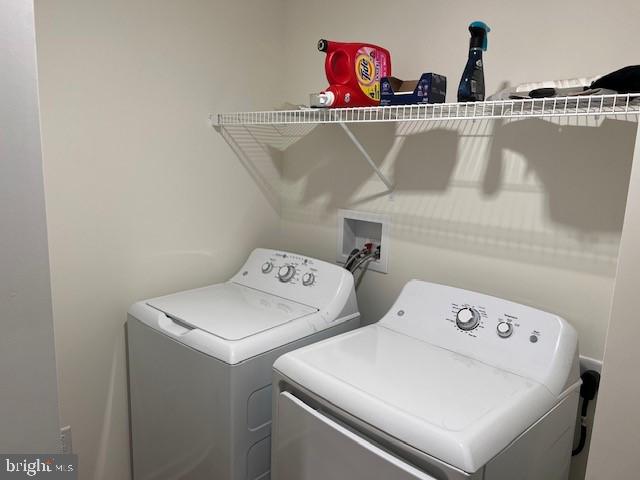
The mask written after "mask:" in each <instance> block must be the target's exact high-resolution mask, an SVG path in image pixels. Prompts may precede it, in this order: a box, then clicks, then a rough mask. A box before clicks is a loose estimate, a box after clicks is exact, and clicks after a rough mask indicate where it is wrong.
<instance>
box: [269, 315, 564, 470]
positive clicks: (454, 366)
mask: <svg viewBox="0 0 640 480" xmlns="http://www.w3.org/2000/svg"><path fill="white" fill-rule="evenodd" d="M274 368H275V369H276V370H277V371H279V372H281V373H282V374H284V375H285V376H286V377H288V378H290V379H291V380H293V381H294V382H296V383H297V384H299V385H300V386H302V387H303V388H305V389H306V390H309V391H311V392H312V393H315V394H316V395H318V396H319V397H321V398H323V399H325V400H326V401H327V404H328V405H333V406H336V407H338V408H339V409H341V410H343V411H345V412H347V413H349V414H351V415H353V416H354V417H356V418H358V419H360V420H362V421H364V422H365V423H366V424H368V425H371V426H373V427H375V428H376V429H378V430H381V431H383V432H385V433H387V434H388V435H390V436H392V437H395V438H397V439H399V440H400V441H402V442H403V443H405V444H407V445H410V446H411V447H413V448H416V449H418V450H420V451H422V452H424V453H426V454H428V455H431V456H433V457H435V458H438V459H440V460H442V461H444V462H446V463H448V464H449V465H452V466H454V467H456V468H458V469H461V470H464V471H467V472H475V471H477V470H478V469H479V468H481V467H482V466H483V465H485V464H486V462H488V461H489V460H490V459H491V458H493V457H494V456H495V455H497V454H498V453H499V452H500V451H501V450H502V449H504V448H505V447H506V446H507V445H508V444H509V443H510V442H512V441H513V440H514V439H515V438H517V436H519V435H520V434H521V433H522V432H524V431H525V430H526V429H527V428H528V427H529V426H531V425H532V424H533V423H535V421H537V420H538V419H539V418H541V417H542V416H543V415H544V414H545V413H546V412H548V411H549V410H550V409H551V408H553V406H554V405H555V404H556V403H557V399H556V398H554V396H553V395H551V393H550V392H549V391H548V390H547V389H546V388H545V387H544V386H543V385H541V384H539V383H537V382H535V381H533V380H530V379H527V378H524V377H521V376H518V375H515V374H512V373H509V372H507V371H505V370H502V369H499V368H496V367H493V366H490V365H487V364H485V363H482V362H479V361H477V360H474V359H472V358H470V357H466V356H464V355H460V354H458V353H455V352H453V351H450V350H445V349H443V348H440V347H436V346H434V345H431V344H429V343H426V342H423V341H420V340H418V339H415V338H412V337H409V336H407V335H403V334H401V333H398V332H394V331H392V330H390V329H388V328H385V327H383V326H380V325H379V324H378V325H371V326H368V327H364V328H361V329H359V330H357V331H355V332H352V333H349V334H345V335H341V336H340V337H336V338H334V339H331V340H328V341H325V342H321V343H319V344H315V345H310V346H308V347H304V348H302V349H299V350H297V351H294V352H290V353H288V354H285V355H283V356H282V357H280V358H279V359H278V360H277V361H276V363H275V365H274ZM328 408H331V407H328Z"/></svg>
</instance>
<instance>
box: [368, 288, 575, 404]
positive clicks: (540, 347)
mask: <svg viewBox="0 0 640 480" xmlns="http://www.w3.org/2000/svg"><path fill="white" fill-rule="evenodd" d="M380 325H381V326H384V327H386V328H389V329H391V330H395V331H397V332H400V333H403V334H405V335H409V336H412V337H414V338H417V339H420V340H422V341H425V342H428V343H431V344H433V345H437V346H439V347H442V348H445V349H447V350H450V351H454V352H458V353H460V354H462V355H465V356H467V357H471V358H474V359H476V360H479V361H481V362H483V363H487V364H489V365H493V366H495V367H498V368H502V369H504V370H507V371H511V372H513V373H515V374H517V375H521V376H523V377H527V378H532V379H534V380H536V381H538V382H540V383H543V384H545V385H547V387H549V389H550V390H552V391H554V393H556V394H560V393H561V391H562V390H563V389H564V388H565V385H564V379H566V378H567V376H568V373H569V371H570V370H571V369H572V368H575V365H576V362H577V347H578V343H577V342H578V341H577V333H576V331H575V330H574V329H573V327H571V325H569V324H568V323H567V322H566V321H565V320H563V319H562V318H560V317H558V316H557V315H553V314H550V313H547V312H544V311H541V310H537V309H534V308H531V307H528V306H525V305H520V304H517V303H514V302H510V301H508V300H503V299H500V298H496V297H492V296H490V295H484V294H481V293H477V292H472V291H469V290H463V289H459V288H454V287H448V286H445V285H438V284H434V283H428V282H422V281H418V280H412V281H410V282H409V283H407V285H405V287H404V288H403V290H402V292H401V293H400V296H399V297H398V299H397V300H396V302H395V304H394V306H393V307H392V308H391V310H390V311H389V312H388V313H387V314H386V315H385V316H384V318H383V319H382V320H380ZM561 379H562V380H561ZM576 381H577V380H576Z"/></svg>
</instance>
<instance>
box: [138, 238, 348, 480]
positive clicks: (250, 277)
mask: <svg viewBox="0 0 640 480" xmlns="http://www.w3.org/2000/svg"><path fill="white" fill-rule="evenodd" d="M358 323H359V313H358V306H357V303H356V297H355V292H354V288H353V276H352V275H351V273H349V272H348V271H346V270H344V269H343V268H341V267H338V266H336V265H331V264H329V263H325V262H322V261H319V260H315V259H312V258H308V257H303V256H300V255H295V254H292V253H287V252H278V251H272V250H265V249H256V250H254V251H253V252H252V253H251V255H250V257H249V259H248V260H247V262H246V263H245V264H244V266H243V267H242V268H241V269H240V271H239V272H238V273H237V274H236V275H235V276H234V277H233V278H232V279H231V280H230V281H228V282H226V283H222V284H217V285H211V286H208V287H204V288H198V289H195V290H189V291H185V292H180V293H176V294H173V295H167V296H164V297H159V298H153V299H150V300H146V301H142V302H138V303H136V304H134V305H133V306H132V307H131V308H130V310H129V316H128V320H127V346H128V365H129V399H130V411H131V438H132V452H133V472H134V478H135V480H167V479H176V480H177V479H180V480H188V479H190V480H204V479H211V480H214V479H215V480H240V479H242V480H245V479H248V480H253V479H268V478H269V465H270V434H271V411H272V405H271V398H272V389H271V380H272V366H273V362H274V361H275V359H276V358H278V357H279V356H280V355H282V354H283V353H285V352H288V351H290V350H293V349H295V348H298V347H301V346H304V345H307V344H309V343H312V342H315V341H318V340H321V339H325V338H327V337H330V336H332V335H336V334H338V333H343V332H346V331H348V330H351V329H353V328H355V327H356V326H358Z"/></svg>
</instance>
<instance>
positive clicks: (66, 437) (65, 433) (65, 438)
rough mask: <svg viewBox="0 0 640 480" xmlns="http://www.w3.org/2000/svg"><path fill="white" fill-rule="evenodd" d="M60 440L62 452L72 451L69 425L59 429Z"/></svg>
mask: <svg viewBox="0 0 640 480" xmlns="http://www.w3.org/2000/svg"><path fill="white" fill-rule="evenodd" d="M60 441H61V442H62V453H73V445H72V443H71V425H67V426H66V427H62V428H61V429H60Z"/></svg>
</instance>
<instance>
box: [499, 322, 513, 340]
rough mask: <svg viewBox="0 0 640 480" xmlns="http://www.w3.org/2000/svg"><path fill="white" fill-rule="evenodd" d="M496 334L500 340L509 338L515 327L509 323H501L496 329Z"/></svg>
mask: <svg viewBox="0 0 640 480" xmlns="http://www.w3.org/2000/svg"><path fill="white" fill-rule="evenodd" d="M496 332H497V333H498V336H499V337H500V338H509V337H510V336H511V334H512V333H513V325H512V324H510V323H509V322H500V323H498V326H497V327H496Z"/></svg>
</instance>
